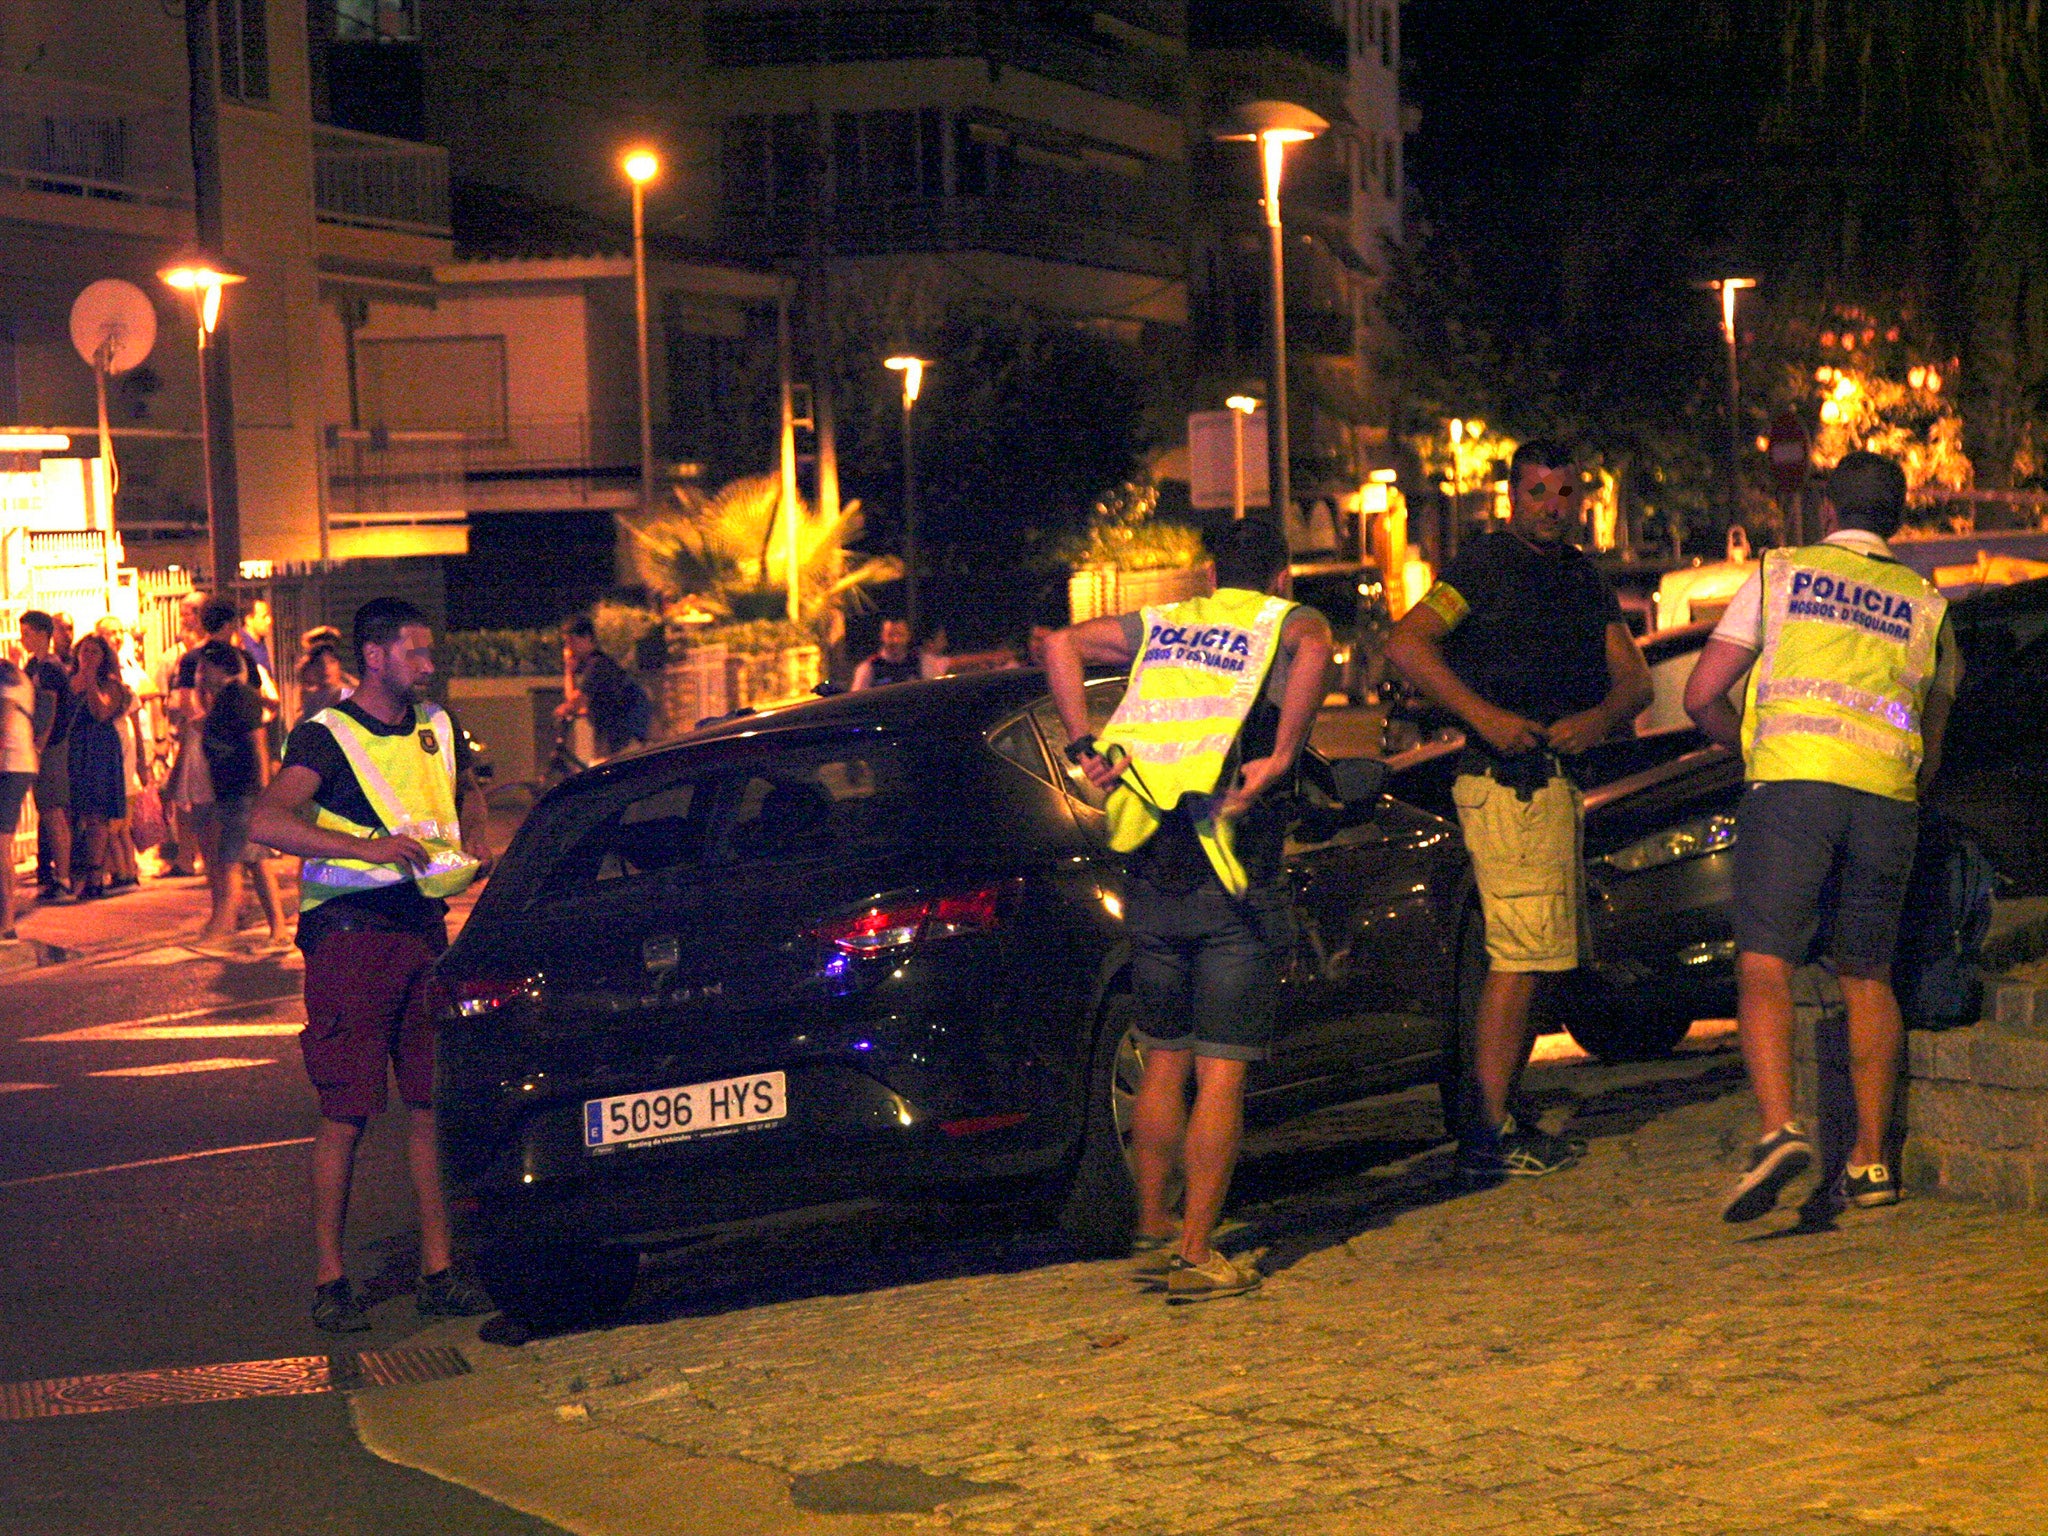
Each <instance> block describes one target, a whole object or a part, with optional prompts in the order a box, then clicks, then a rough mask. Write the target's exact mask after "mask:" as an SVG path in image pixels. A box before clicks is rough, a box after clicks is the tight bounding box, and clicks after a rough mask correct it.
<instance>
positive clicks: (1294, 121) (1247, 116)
mask: <svg viewBox="0 0 2048 1536" xmlns="http://www.w3.org/2000/svg"><path fill="white" fill-rule="evenodd" d="M1237 120H1238V122H1239V123H1240V124H1241V125H1242V131H1240V132H1237V133H1220V134H1218V135H1217V138H1219V139H1222V140H1225V141H1227V142H1238V143H1246V142H1256V143H1257V144H1258V146H1259V150H1260V155H1261V158H1262V161H1263V164H1264V167H1265V174H1266V238H1267V244H1268V246H1269V247H1270V249H1271V252H1272V258H1271V262H1272V268H1273V325H1272V330H1273V364H1272V367H1273V385H1272V388H1273V419H1272V422H1271V424H1270V426H1269V427H1268V429H1267V432H1266V458H1267V463H1268V466H1269V467H1268V469H1267V483H1268V485H1269V487H1270V488H1271V492H1272V495H1271V501H1272V505H1273V511H1274V513H1275V515H1276V516H1277V517H1278V518H1280V519H1281V526H1282V527H1283V528H1284V527H1285V526H1286V522H1285V519H1286V516H1287V513H1288V511H1289V509H1290V508H1291V506H1292V502H1293V486H1292V485H1291V484H1290V483H1289V480H1288V467H1287V455H1288V445H1287V270H1286V253H1285V250H1284V249H1283V245H1282V239H1281V233H1280V173H1281V171H1282V169H1283V168H1284V167H1285V163H1286V157H1287V146H1288V145H1290V144H1306V143H1307V142H1308V141H1309V140H1310V139H1313V138H1314V137H1315V136H1316V135H1317V134H1319V133H1321V132H1322V131H1323V130H1324V129H1326V128H1328V127H1329V126H1330V125H1329V123H1328V122H1326V121H1325V120H1324V119H1322V118H1320V117H1318V116H1316V114H1315V113H1313V112H1311V111H1309V110H1308V108H1306V107H1297V106H1295V105H1294V104H1293V103H1292V102H1287V101H1253V102H1247V103H1246V104H1245V105H1244V106H1242V107H1240V108H1238V110H1237Z"/></svg>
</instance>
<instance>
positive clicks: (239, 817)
mask: <svg viewBox="0 0 2048 1536" xmlns="http://www.w3.org/2000/svg"><path fill="white" fill-rule="evenodd" d="M192 810H193V815H194V817H195V819H196V820H197V821H198V822H199V824H200V826H201V827H207V826H216V827H218V828H219V829H220V847H219V849H218V851H217V852H216V853H215V855H214V856H215V857H216V858H218V859H219V860H220V862H221V863H223V864H254V863H257V862H259V861H260V860H261V859H262V858H263V856H264V854H265V853H267V852H269V850H268V849H266V848H260V847H257V846H256V845H255V844H252V843H251V842H250V841H249V818H250V817H251V816H252V815H253V814H255V810H256V797H255V796H254V795H231V796H229V797H228V798H227V799H225V800H210V801H208V802H207V803H206V804H205V805H196V806H194V807H193V808H192Z"/></svg>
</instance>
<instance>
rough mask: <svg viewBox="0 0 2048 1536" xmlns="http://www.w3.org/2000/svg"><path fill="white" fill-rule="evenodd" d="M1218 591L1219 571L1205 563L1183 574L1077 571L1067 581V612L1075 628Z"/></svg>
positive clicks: (1179, 571) (1170, 571)
mask: <svg viewBox="0 0 2048 1536" xmlns="http://www.w3.org/2000/svg"><path fill="white" fill-rule="evenodd" d="M1215 590H1216V568H1215V566H1213V565H1211V564H1209V563H1208V562H1207V561H1204V562H1203V563H1202V564H1201V565H1197V566H1191V567H1188V568H1186V569H1184V570H1177V571H1173V570H1169V571H1106V570H1085V571H1075V572H1074V573H1073V574H1072V575H1071V576H1069V577H1068V578H1067V612H1068V615H1069V616H1070V618H1071V619H1072V621H1073V622H1074V623H1076V624H1080V623H1084V622H1085V621H1087V620H1089V619H1098V618H1102V617H1103V616H1105V615H1112V614H1119V613H1136V612H1137V611H1138V610H1139V609H1140V608H1154V607H1158V606H1160V605H1162V604H1165V603H1177V602H1180V601H1181V600H1182V599H1184V598H1190V597H1200V596H1202V595H1203V594H1205V593H1208V592H1213V591H1215Z"/></svg>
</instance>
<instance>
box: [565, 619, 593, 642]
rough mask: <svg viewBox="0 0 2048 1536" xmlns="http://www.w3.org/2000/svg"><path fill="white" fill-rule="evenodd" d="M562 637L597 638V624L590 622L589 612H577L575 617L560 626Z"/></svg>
mask: <svg viewBox="0 0 2048 1536" xmlns="http://www.w3.org/2000/svg"><path fill="white" fill-rule="evenodd" d="M562 638H563V639H564V640H567V639H571V638H578V639H583V640H591V641H594V640H596V639H597V626H596V625H595V624H593V623H591V622H590V615H589V614H587V613H579V614H577V615H576V617H575V618H573V619H571V620H570V621H569V622H568V623H566V624H564V625H563V626H562Z"/></svg>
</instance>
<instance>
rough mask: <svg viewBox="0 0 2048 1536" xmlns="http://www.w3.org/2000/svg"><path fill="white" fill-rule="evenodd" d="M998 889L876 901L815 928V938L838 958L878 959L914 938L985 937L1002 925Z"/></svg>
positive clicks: (999, 891)
mask: <svg viewBox="0 0 2048 1536" xmlns="http://www.w3.org/2000/svg"><path fill="white" fill-rule="evenodd" d="M1003 891H1004V887H1002V886H1000V885H990V886H984V887H982V888H981V889H980V890H976V891H963V892H960V893H959V894H957V895H951V896H935V897H924V896H920V897H917V898H914V899H911V900H905V901H890V902H878V903H877V904H876V905H874V906H872V907H868V908H866V909H865V910H863V911H860V912H856V913H853V914H852V915H851V916H848V917H835V918H831V919H829V920H828V921H826V922H823V923H820V924H819V925H818V928H817V930H816V931H817V936H818V937H819V938H820V939H822V940H824V941H825V942H826V943H827V944H830V945H831V946H832V947H833V948H834V949H836V950H838V951H840V953H842V954H848V955H860V956H867V955H879V954H881V953H883V952H884V951H885V950H891V949H900V948H902V947H903V946H904V945H906V944H915V943H916V942H917V941H918V940H919V939H950V938H957V937H958V936H960V935H961V934H967V933H987V932H989V931H990V930H992V929H993V928H995V927H996V925H997V924H998V923H999V922H1000V921H1001V920H1002V904H1003Z"/></svg>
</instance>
